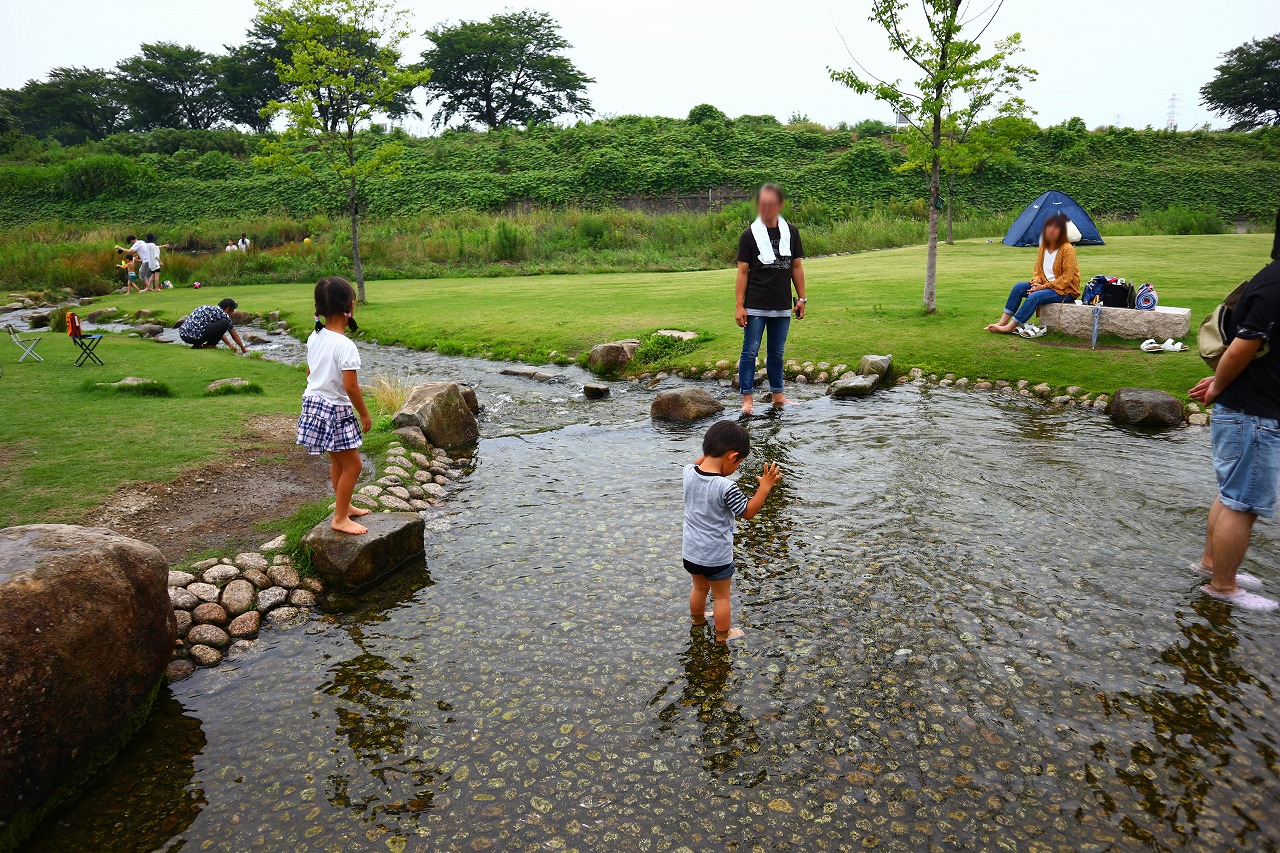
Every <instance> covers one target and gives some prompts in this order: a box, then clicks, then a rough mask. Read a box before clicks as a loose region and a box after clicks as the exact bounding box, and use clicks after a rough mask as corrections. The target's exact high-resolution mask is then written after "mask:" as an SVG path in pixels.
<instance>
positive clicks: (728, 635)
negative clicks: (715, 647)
mask: <svg viewBox="0 0 1280 853" xmlns="http://www.w3.org/2000/svg"><path fill="white" fill-rule="evenodd" d="M744 636H746V634H745V633H744V632H743V630H742V629H741V628H737V627H734V628H730V629H729V630H728V631H721V630H720V629H718V628H717V629H716V642H717V643H727V642H728V641H729V640H737V639H739V638H741V637H744Z"/></svg>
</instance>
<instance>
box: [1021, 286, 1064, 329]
mask: <svg viewBox="0 0 1280 853" xmlns="http://www.w3.org/2000/svg"><path fill="white" fill-rule="evenodd" d="M1074 301H1075V300H1074V299H1072V298H1071V297H1070V296H1063V295H1062V294H1061V293H1059V292H1058V291H1056V290H1054V289H1053V288H1052V287H1046V288H1045V289H1044V290H1037V291H1036V292H1035V293H1032V292H1031V283H1030V282H1027V281H1020V282H1018V283H1017V284H1015V285H1014V286H1013V290H1011V291H1009V301H1008V302H1006V303H1005V304H1004V311H1005V313H1006V314H1012V315H1013V319H1015V320H1017V321H1018V325H1019V326H1021V325H1022V324H1023V323H1025V322H1027V321H1028V320H1030V319H1031V318H1032V316H1034V315H1035V313H1036V309H1037V308H1039V307H1040V306H1041V305H1049V304H1052V303H1054V302H1074ZM1019 303H1021V306H1022V307H1018V306H1019Z"/></svg>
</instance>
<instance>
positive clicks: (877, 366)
mask: <svg viewBox="0 0 1280 853" xmlns="http://www.w3.org/2000/svg"><path fill="white" fill-rule="evenodd" d="M858 375H859V376H875V377H877V378H878V379H881V380H889V379H892V378H893V356H891V355H864V356H863V357H862V361H860V362H858Z"/></svg>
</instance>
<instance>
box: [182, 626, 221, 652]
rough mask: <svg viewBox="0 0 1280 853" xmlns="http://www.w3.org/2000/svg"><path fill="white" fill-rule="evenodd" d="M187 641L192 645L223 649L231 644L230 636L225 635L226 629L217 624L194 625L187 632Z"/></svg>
mask: <svg viewBox="0 0 1280 853" xmlns="http://www.w3.org/2000/svg"><path fill="white" fill-rule="evenodd" d="M187 642H188V643H191V644H192V645H193V646H197V645H199V646H212V647H214V648H215V649H225V648H226V647H227V646H229V645H230V644H231V638H230V637H228V636H227V632H226V631H224V630H222V629H221V628H219V627H218V626H217V625H196V626H194V627H192V629H191V630H190V631H188V632H187Z"/></svg>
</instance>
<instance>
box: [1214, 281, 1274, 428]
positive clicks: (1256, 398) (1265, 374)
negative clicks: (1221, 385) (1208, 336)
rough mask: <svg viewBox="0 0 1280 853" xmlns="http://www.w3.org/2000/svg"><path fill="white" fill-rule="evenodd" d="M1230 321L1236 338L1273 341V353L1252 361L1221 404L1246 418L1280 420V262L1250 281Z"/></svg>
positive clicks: (1231, 385)
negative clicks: (1245, 415)
mask: <svg viewBox="0 0 1280 853" xmlns="http://www.w3.org/2000/svg"><path fill="white" fill-rule="evenodd" d="M1231 322H1232V324H1233V325H1234V326H1235V327H1236V334H1235V337H1237V338H1245V339H1248V340H1252V339H1261V340H1262V341H1263V342H1264V343H1266V342H1270V344H1271V351H1270V352H1268V353H1267V354H1266V355H1264V356H1263V357H1262V358H1259V359H1254V360H1253V361H1251V362H1249V364H1248V366H1247V367H1245V369H1244V372H1243V373H1241V374H1240V375H1239V376H1238V377H1237V378H1236V381H1235V382H1232V383H1231V384H1230V385H1228V386H1227V390H1226V391H1224V392H1222V394H1221V396H1219V397H1218V402H1219V403H1221V404H1222V405H1224V406H1226V407H1227V408H1228V409H1235V410H1236V411H1237V412H1244V413H1245V414H1247V415H1253V416H1254V417H1259V418H1275V419H1276V420H1280V260H1278V261H1272V262H1271V263H1270V264H1268V265H1267V266H1265V267H1263V268H1262V271H1261V272H1259V273H1258V274H1257V275H1255V276H1254V277H1253V278H1252V279H1250V281H1249V284H1248V285H1246V286H1245V289H1244V293H1242V294H1240V301H1239V302H1238V303H1236V309H1235V311H1233V312H1232V314H1231Z"/></svg>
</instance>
